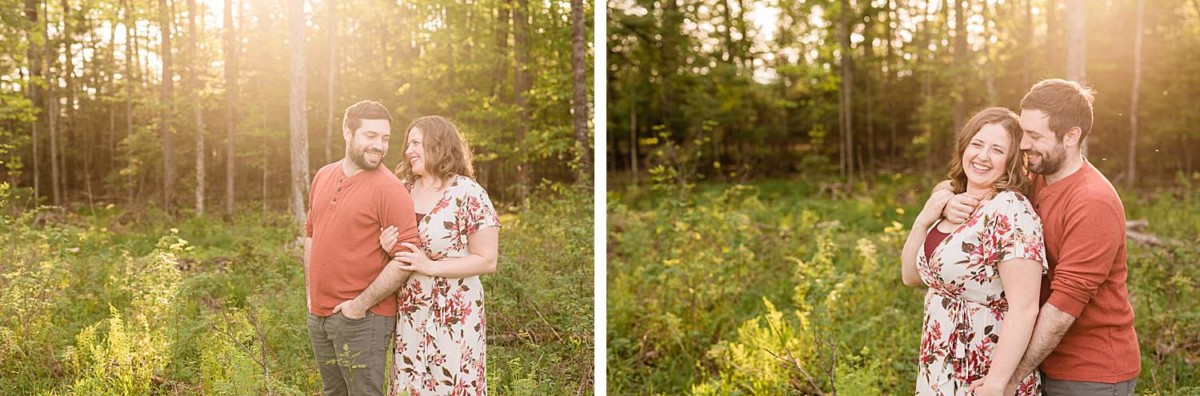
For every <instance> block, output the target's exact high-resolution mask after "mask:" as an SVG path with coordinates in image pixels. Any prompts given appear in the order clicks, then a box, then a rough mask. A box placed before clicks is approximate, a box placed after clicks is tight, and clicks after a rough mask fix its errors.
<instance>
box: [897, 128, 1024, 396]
mask: <svg viewBox="0 0 1200 396" xmlns="http://www.w3.org/2000/svg"><path fill="white" fill-rule="evenodd" d="M956 140H957V142H956V150H955V155H954V157H952V158H951V161H950V173H949V176H950V190H949V191H947V190H938V191H935V192H934V193H933V195H932V196H931V197H930V198H929V200H928V201H927V202H926V203H925V208H924V209H923V210H922V211H921V213H920V214H918V215H917V219H916V221H915V222H914V223H913V226H912V231H911V232H910V233H909V235H908V240H907V242H905V244H904V251H903V253H902V256H901V264H902V271H901V272H902V276H903V280H904V284H905V285H908V286H921V285H925V286H928V287H929V289H928V291H926V293H925V320H924V324H923V326H922V332H921V354H920V355H921V357H920V362H919V365H920V367H919V369H918V375H917V394H919V395H968V394H971V393H970V390H969V387H970V386H971V384H972V383H973V382H975V381H977V380H980V379H982V380H983V382H982V386H981V387H979V388H978V389H975V392H974V394H975V395H999V394H1001V393H1002V392H1003V391H1004V389H1005V387H1006V386H1007V385H1008V384H1009V382H1010V380H1012V375H1013V371H1015V370H1016V367H1017V363H1018V362H1020V360H1021V356H1022V355H1023V354H1024V353H1025V347H1026V346H1028V344H1029V338H1030V336H1031V334H1032V333H1033V324H1034V322H1035V321H1036V320H1037V314H1038V293H1039V289H1040V287H1041V276H1042V274H1043V273H1044V272H1045V271H1046V262H1045V260H1044V257H1045V248H1044V246H1043V244H1042V226H1041V220H1040V219H1038V216H1037V214H1036V213H1034V210H1033V207H1032V206H1030V204H1029V200H1028V199H1026V198H1025V195H1024V194H1027V193H1028V191H1027V190H1028V188H1029V187H1030V186H1031V183H1030V181H1029V178H1028V176H1027V175H1026V174H1025V173H1024V172H1025V171H1024V166H1023V163H1022V161H1021V159H1022V157H1021V151H1020V150H1019V147H1018V146H1019V145H1020V142H1021V127H1020V124H1019V123H1018V118H1017V115H1016V114H1013V112H1012V111H1009V110H1008V109H1005V108H1001V107H993V108H988V109H985V110H983V111H980V112H979V113H977V114H975V116H974V117H971V120H970V121H968V122H967V123H966V125H964V126H963V128H962V130H960V131H959V132H958V136H957V139H956ZM964 192H965V193H967V194H970V195H972V196H975V197H976V198H979V199H980V200H981V201H982V202H983V203H981V204H980V206H979V209H977V210H976V211H975V213H973V214H972V215H971V217H970V218H969V219H967V221H966V222H964V223H962V224H959V225H952V224H949V223H948V222H946V221H943V220H942V219H941V213H942V209H943V207H944V206H945V205H946V202H947V200H948V199H949V198H950V197H952V196H953V195H954V194H959V193H964ZM1012 382H1014V383H1018V381H1012ZM1039 387H1040V379H1039V378H1038V377H1037V375H1036V374H1030V375H1029V376H1027V377H1025V378H1023V379H1021V380H1020V381H1019V385H1018V386H1017V395H1034V394H1037V392H1038V388H1039Z"/></svg>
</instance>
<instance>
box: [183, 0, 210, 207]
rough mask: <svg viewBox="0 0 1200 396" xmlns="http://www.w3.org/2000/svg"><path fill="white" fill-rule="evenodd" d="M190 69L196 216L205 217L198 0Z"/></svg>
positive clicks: (192, 16)
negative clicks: (193, 125)
mask: <svg viewBox="0 0 1200 396" xmlns="http://www.w3.org/2000/svg"><path fill="white" fill-rule="evenodd" d="M187 7H188V37H189V38H191V40H188V58H189V59H188V69H190V70H189V71H190V73H188V74H189V79H191V84H190V85H191V91H192V116H193V119H194V120H195V124H196V216H203V215H204V187H205V183H206V180H205V174H204V155H205V154H206V150H205V148H204V115H203V109H202V108H201V107H202V106H201V105H202V103H203V101H202V100H201V99H200V71H201V70H202V68H203V66H201V65H203V63H202V62H200V61H199V59H198V58H197V57H196V42H197V41H200V36H197V35H196V0H188V1H187Z"/></svg>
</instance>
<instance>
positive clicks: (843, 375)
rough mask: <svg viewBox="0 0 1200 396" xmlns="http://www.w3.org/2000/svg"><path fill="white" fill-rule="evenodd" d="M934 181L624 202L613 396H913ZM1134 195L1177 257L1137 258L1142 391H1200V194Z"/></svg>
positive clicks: (1155, 249)
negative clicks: (916, 265) (909, 248)
mask: <svg viewBox="0 0 1200 396" xmlns="http://www.w3.org/2000/svg"><path fill="white" fill-rule="evenodd" d="M934 182H935V179H934V178H932V177H922V176H911V175H886V176H880V177H878V178H876V179H874V180H871V181H870V182H869V185H870V186H871V187H870V188H867V187H866V185H867V184H860V185H859V186H856V187H854V188H850V187H846V186H844V185H838V184H835V183H823V182H821V181H814V179H808V180H774V181H761V182H756V183H753V184H746V185H738V184H700V185H698V186H695V187H694V188H688V187H685V189H684V190H680V189H679V188H678V187H668V186H663V185H656V186H654V187H653V188H650V189H637V188H626V189H624V190H621V191H616V192H610V194H609V202H610V204H609V208H608V213H609V241H610V245H609V249H608V255H609V257H608V258H609V267H608V284H609V290H608V296H609V301H608V334H609V341H608V350H609V389H610V390H612V391H613V393H614V394H681V393H691V394H704V395H728V394H753V395H780V394H818V393H831V392H833V391H837V392H840V393H844V394H879V393H887V394H905V393H911V392H912V389H914V382H915V379H916V368H917V364H916V362H917V352H918V345H919V341H920V324H921V318H922V312H921V310H922V297H923V290H919V289H914V288H907V287H904V286H903V285H902V284H901V283H900V279H899V272H900V271H899V260H898V256H899V252H900V249H901V247H902V244H903V241H904V237H905V236H906V235H907V229H908V226H909V225H911V223H912V220H913V219H914V218H915V216H916V214H917V212H918V211H919V210H920V209H921V207H922V205H923V204H924V201H925V199H926V198H927V197H928V187H930V186H932V185H933V184H934ZM1186 182H1188V181H1187V180H1185V183H1183V184H1184V186H1183V187H1181V188H1179V189H1176V190H1172V191H1159V192H1144V193H1141V194H1134V193H1132V192H1130V193H1124V195H1123V198H1124V202H1125V206H1126V210H1127V213H1128V215H1129V218H1130V219H1139V218H1145V219H1147V220H1148V221H1149V223H1150V227H1149V232H1152V233H1154V234H1156V235H1158V236H1159V237H1161V238H1164V239H1165V240H1169V241H1171V242H1168V243H1171V245H1170V246H1142V245H1137V244H1134V243H1133V242H1130V245H1129V252H1130V256H1129V257H1130V258H1129V267H1130V273H1131V276H1130V289H1131V300H1132V301H1133V304H1134V309H1135V312H1136V315H1137V322H1136V328H1137V331H1138V334H1139V336H1140V337H1139V340H1140V342H1141V348H1142V355H1143V361H1142V364H1143V371H1142V375H1141V377H1140V382H1139V388H1140V389H1142V390H1146V391H1149V392H1151V393H1158V394H1175V393H1177V392H1185V391H1187V390H1189V389H1190V390H1192V391H1195V390H1196V389H1197V388H1196V387H1197V386H1200V374H1198V373H1197V371H1196V370H1195V369H1194V364H1195V363H1196V362H1197V361H1200V325H1198V324H1197V323H1200V320H1197V319H1200V318H1198V317H1197V316H1200V300H1196V299H1193V298H1188V297H1187V296H1191V295H1194V293H1195V289H1196V279H1197V278H1198V276H1200V268H1197V267H1196V266H1195V265H1194V263H1195V262H1196V261H1197V259H1198V258H1200V248H1197V247H1196V246H1197V242H1200V239H1198V238H1200V237H1198V235H1200V228H1198V227H1200V201H1198V200H1197V199H1196V198H1197V197H1198V196H1200V189H1198V188H1196V187H1193V186H1191V185H1189V184H1186Z"/></svg>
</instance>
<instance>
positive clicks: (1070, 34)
mask: <svg viewBox="0 0 1200 396" xmlns="http://www.w3.org/2000/svg"><path fill="white" fill-rule="evenodd" d="M1084 6H1085V0H1067V79H1068V80H1071V81H1076V82H1078V83H1079V84H1084V80H1087V70H1086V68H1085V66H1086V65H1085V63H1084V62H1087V41H1086V39H1087V36H1085V34H1086V32H1085V31H1084V29H1085V28H1086V27H1087V16H1086V14H1084V12H1086V10H1085V9H1084ZM1087 148H1088V147H1087V141H1086V140H1085V141H1083V143H1082V153H1083V156H1085V157H1086V156H1087V154H1088V150H1087Z"/></svg>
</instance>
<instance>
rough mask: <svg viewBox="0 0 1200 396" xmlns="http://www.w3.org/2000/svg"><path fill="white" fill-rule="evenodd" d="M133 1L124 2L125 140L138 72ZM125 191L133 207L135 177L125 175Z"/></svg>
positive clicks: (128, 134) (130, 126) (130, 156)
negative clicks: (136, 73) (135, 58)
mask: <svg viewBox="0 0 1200 396" xmlns="http://www.w3.org/2000/svg"><path fill="white" fill-rule="evenodd" d="M132 1H133V0H125V1H124V3H125V15H124V16H125V75H124V76H123V77H124V78H125V139H129V138H130V137H131V136H133V87H134V80H135V79H134V74H133V73H134V71H135V70H136V67H135V66H134V62H135V60H134V49H135V48H136V47H137V40H136V38H137V37H136V36H135V35H134V30H133V25H134V22H133V21H134V17H133V13H134V8H133V4H131V3H132ZM127 142H128V141H127ZM128 147H129V146H126V150H129V148H128ZM126 155H127V156H128V158H127V160H128V161H129V164H128V165H127V166H129V167H130V168H132V167H133V154H132V153H126ZM125 190H126V191H125V193H126V197H127V199H128V200H127V202H126V204H129V205H132V204H133V175H132V174H126V175H125Z"/></svg>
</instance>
